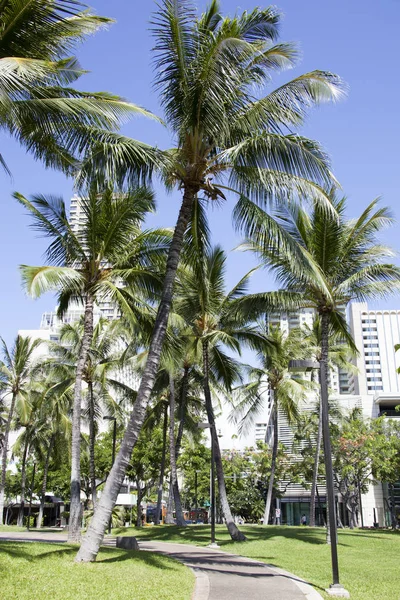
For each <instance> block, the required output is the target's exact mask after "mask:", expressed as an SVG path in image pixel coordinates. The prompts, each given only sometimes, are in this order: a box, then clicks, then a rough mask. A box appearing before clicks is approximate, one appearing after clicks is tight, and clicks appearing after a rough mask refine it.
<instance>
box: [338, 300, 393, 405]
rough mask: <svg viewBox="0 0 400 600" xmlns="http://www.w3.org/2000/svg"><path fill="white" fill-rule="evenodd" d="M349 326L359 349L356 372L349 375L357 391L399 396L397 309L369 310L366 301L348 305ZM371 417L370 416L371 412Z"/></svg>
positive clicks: (363, 393) (365, 393) (359, 392)
mask: <svg viewBox="0 0 400 600" xmlns="http://www.w3.org/2000/svg"><path fill="white" fill-rule="evenodd" d="M349 317H350V329H351V333H352V335H353V338H354V341H355V343H356V345H357V348H358V350H359V355H358V356H357V357H356V359H355V364H356V367H357V373H356V374H354V375H353V376H352V378H351V380H352V381H351V385H352V388H353V390H354V392H355V393H356V394H361V395H373V396H377V397H379V396H384V395H388V394H389V395H393V397H394V398H395V397H396V396H397V397H398V398H399V395H400V374H399V373H398V369H399V367H400V353H397V354H396V351H395V346H396V344H400V310H369V309H368V305H367V304H366V303H365V302H353V303H351V305H350V308H349ZM371 416H372V415H371Z"/></svg>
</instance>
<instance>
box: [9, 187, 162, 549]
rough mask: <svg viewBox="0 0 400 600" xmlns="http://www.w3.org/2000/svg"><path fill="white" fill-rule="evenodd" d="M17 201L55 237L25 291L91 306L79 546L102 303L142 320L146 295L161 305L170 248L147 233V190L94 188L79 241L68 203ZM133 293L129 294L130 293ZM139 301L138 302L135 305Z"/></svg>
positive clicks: (75, 469)
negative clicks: (90, 382)
mask: <svg viewBox="0 0 400 600" xmlns="http://www.w3.org/2000/svg"><path fill="white" fill-rule="evenodd" d="M15 197H16V199H17V200H18V201H19V202H20V203H21V204H22V205H23V206H24V207H25V208H27V210H28V211H29V212H30V214H31V216H32V217H33V226H34V227H35V228H36V229H37V230H38V231H39V232H41V233H42V234H43V235H44V236H47V237H50V239H51V244H50V246H49V248H48V250H47V254H46V258H47V262H48V265H46V266H40V267H28V266H26V265H23V266H21V273H22V278H23V282H24V285H25V287H26V289H27V291H28V293H29V294H30V295H31V296H32V297H38V296H40V295H42V294H43V293H45V292H47V291H50V290H57V291H58V292H59V297H58V300H59V309H58V312H59V314H60V315H62V314H63V313H64V312H65V311H66V310H67V308H68V306H69V305H70V304H71V303H72V302H78V303H82V304H83V306H84V324H83V336H82V340H81V346H80V351H79V358H78V362H77V365H76V373H75V387H74V403H73V416H72V465H71V510H70V528H69V539H70V540H73V541H77V540H79V539H80V519H81V516H80V513H81V510H80V430H81V427H80V421H81V395H82V380H83V374H84V369H85V366H86V362H87V358H88V353H89V350H90V345H91V342H92V338H93V311H94V305H95V301H96V299H97V300H98V299H100V298H107V299H110V300H113V301H115V302H116V303H118V304H119V306H120V307H121V310H123V311H124V312H125V313H127V314H129V316H130V318H131V319H132V320H135V318H136V315H137V313H140V303H139V300H140V299H141V298H142V297H143V294H144V293H145V291H146V292H148V295H150V296H151V297H154V294H155V292H156V290H157V289H158V286H159V277H158V275H157V269H158V268H159V267H160V266H162V258H163V255H164V253H165V250H166V248H167V247H168V242H169V239H168V235H167V232H164V231H142V229H141V226H142V224H143V221H144V219H145V217H146V215H147V214H148V212H149V211H151V210H153V209H154V201H153V196H152V194H151V192H149V191H148V190H147V189H145V188H137V189H135V190H127V191H124V192H123V193H119V194H116V193H114V191H113V190H112V189H106V190H104V191H103V193H102V194H99V193H98V191H97V189H94V188H92V189H91V191H90V193H89V195H88V196H87V197H85V198H82V199H81V209H82V210H83V213H84V216H85V220H84V223H82V227H80V229H79V231H78V232H77V233H76V232H75V231H74V230H73V228H72V227H71V225H70V223H69V222H68V218H67V213H66V208H65V203H64V201H63V200H62V199H61V198H54V197H49V198H45V197H44V196H35V197H34V198H33V200H32V201H31V202H30V201H29V200H27V199H26V198H24V197H23V196H22V195H21V194H15ZM127 285H129V290H126V289H125V288H124V286H127ZM132 294H133V295H134V296H135V299H136V302H130V299H131V297H132Z"/></svg>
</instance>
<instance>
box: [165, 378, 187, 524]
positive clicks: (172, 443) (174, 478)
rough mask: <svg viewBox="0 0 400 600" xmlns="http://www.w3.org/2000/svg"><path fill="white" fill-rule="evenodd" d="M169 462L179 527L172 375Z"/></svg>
mask: <svg viewBox="0 0 400 600" xmlns="http://www.w3.org/2000/svg"><path fill="white" fill-rule="evenodd" d="M169 398H170V400H169V460H170V464H171V483H172V492H173V494H174V503H175V514H176V524H177V525H178V526H179V527H183V526H184V525H186V521H185V519H184V518H183V511H182V503H181V495H180V492H179V484H178V473H177V468H176V456H175V382H174V377H173V375H170V377H169Z"/></svg>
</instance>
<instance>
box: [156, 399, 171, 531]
mask: <svg viewBox="0 0 400 600" xmlns="http://www.w3.org/2000/svg"><path fill="white" fill-rule="evenodd" d="M167 433H168V406H167V405H165V409H164V423H163V445H162V455H161V465H160V481H159V483H158V493H157V507H156V514H155V517H154V525H159V524H160V515H161V521H162V514H161V511H162V493H163V486H164V473H165V461H166V455H167Z"/></svg>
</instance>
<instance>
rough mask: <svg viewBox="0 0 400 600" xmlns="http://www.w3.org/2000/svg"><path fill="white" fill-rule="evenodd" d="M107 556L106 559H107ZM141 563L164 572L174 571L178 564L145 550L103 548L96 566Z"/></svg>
mask: <svg viewBox="0 0 400 600" xmlns="http://www.w3.org/2000/svg"><path fill="white" fill-rule="evenodd" d="M105 556H106V558H105ZM127 560H130V561H133V562H135V561H140V562H141V563H144V564H145V565H148V566H150V567H155V568H157V569H162V570H171V569H172V570H174V569H175V565H176V562H175V561H174V560H173V559H172V558H168V557H165V556H160V555H159V554H157V553H154V552H147V551H144V550H125V551H124V550H119V549H114V548H102V549H101V551H100V553H99V559H98V560H97V561H96V564H99V565H101V564H104V563H116V562H123V561H127Z"/></svg>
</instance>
